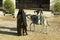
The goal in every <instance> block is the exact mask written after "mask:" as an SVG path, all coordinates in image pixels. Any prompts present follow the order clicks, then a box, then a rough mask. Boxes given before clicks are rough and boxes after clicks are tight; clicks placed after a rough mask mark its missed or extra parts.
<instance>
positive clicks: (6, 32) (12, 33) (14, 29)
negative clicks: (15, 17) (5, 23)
mask: <svg viewBox="0 0 60 40" xmlns="http://www.w3.org/2000/svg"><path fill="white" fill-rule="evenodd" d="M0 29H3V30H0V34H7V35H13V36H17V33H16V32H9V31H8V30H6V31H5V30H4V29H10V30H11V31H17V29H16V28H9V27H0Z"/></svg>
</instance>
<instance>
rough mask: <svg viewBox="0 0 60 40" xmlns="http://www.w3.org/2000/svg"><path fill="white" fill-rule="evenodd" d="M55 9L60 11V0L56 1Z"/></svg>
mask: <svg viewBox="0 0 60 40" xmlns="http://www.w3.org/2000/svg"><path fill="white" fill-rule="evenodd" d="M54 10H55V11H56V12H60V2H57V3H55V5H54Z"/></svg>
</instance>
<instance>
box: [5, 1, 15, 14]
mask: <svg viewBox="0 0 60 40" xmlns="http://www.w3.org/2000/svg"><path fill="white" fill-rule="evenodd" d="M4 8H5V9H6V11H8V12H9V14H13V13H14V11H15V7H14V3H13V2H12V1H11V0H5V2H4Z"/></svg>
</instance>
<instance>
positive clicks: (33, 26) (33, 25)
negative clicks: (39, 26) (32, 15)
mask: <svg viewBox="0 0 60 40" xmlns="http://www.w3.org/2000/svg"><path fill="white" fill-rule="evenodd" d="M33 27H34V31H35V24H34V23H33Z"/></svg>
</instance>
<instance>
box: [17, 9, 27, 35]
mask: <svg viewBox="0 0 60 40" xmlns="http://www.w3.org/2000/svg"><path fill="white" fill-rule="evenodd" d="M17 33H18V35H22V34H23V35H24V33H26V35H27V22H26V14H25V12H24V11H23V9H19V12H18V15H17Z"/></svg>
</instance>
